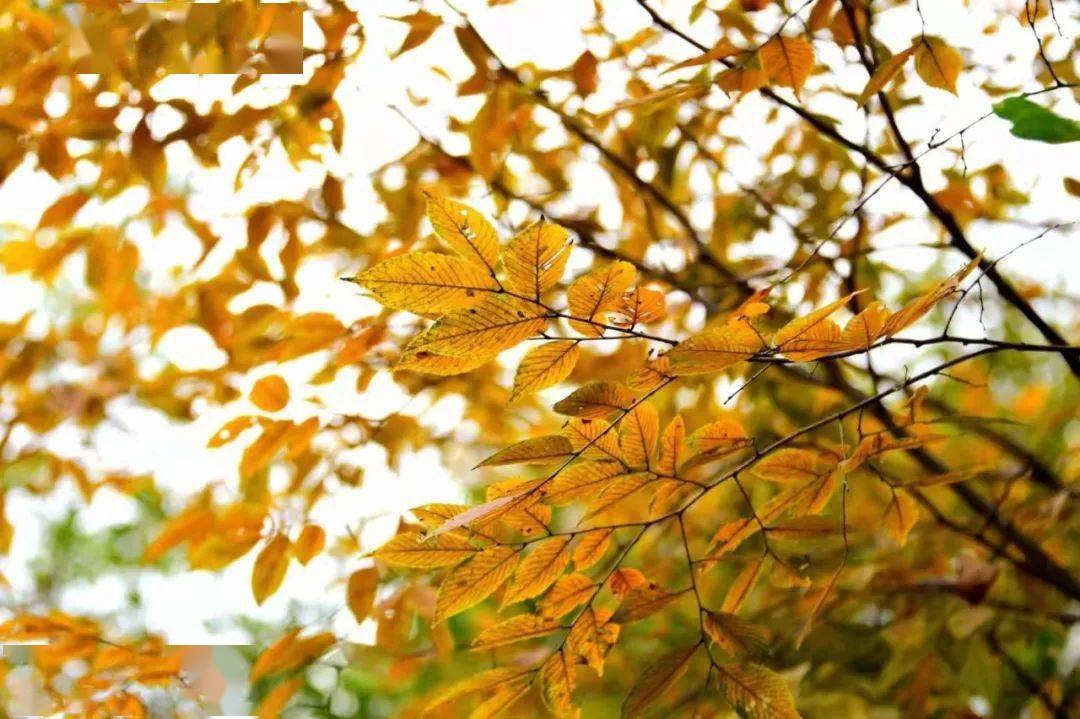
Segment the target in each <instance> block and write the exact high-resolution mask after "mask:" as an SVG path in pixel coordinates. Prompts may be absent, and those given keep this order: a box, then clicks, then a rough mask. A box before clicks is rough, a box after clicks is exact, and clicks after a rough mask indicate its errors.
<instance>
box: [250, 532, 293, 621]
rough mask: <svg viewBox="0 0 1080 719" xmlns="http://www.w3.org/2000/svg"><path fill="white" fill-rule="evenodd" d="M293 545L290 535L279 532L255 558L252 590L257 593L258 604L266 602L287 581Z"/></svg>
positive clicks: (256, 601) (252, 572) (256, 600)
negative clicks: (286, 574)
mask: <svg viewBox="0 0 1080 719" xmlns="http://www.w3.org/2000/svg"><path fill="white" fill-rule="evenodd" d="M291 546H292V545H291V543H290V542H289V538H288V537H286V536H285V535H284V534H278V535H275V536H274V537H273V538H272V539H271V540H270V541H269V542H267V543H266V546H265V547H263V548H262V551H261V552H259V556H258V557H256V558H255V567H254V568H253V569H252V571H251V592H252V594H254V595H255V603H256V604H262V603H263V602H265V601H266V600H267V598H268V597H270V596H271V595H272V594H273V593H274V592H276V591H277V590H278V587H280V586H281V583H282V582H283V581H285V573H286V572H288V571H289V559H290V558H291V557H290V552H289V549H290V547H291Z"/></svg>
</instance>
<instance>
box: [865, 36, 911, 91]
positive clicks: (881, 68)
mask: <svg viewBox="0 0 1080 719" xmlns="http://www.w3.org/2000/svg"><path fill="white" fill-rule="evenodd" d="M917 47H918V46H917V45H912V46H911V47H909V48H905V49H904V50H902V51H900V52H898V53H896V54H895V55H893V56H892V57H890V58H889V59H888V60H886V61H885V62H883V63H881V64H880V65H878V68H877V70H875V71H874V74H873V75H872V76H871V77H870V80H869V81H868V82H867V83H866V87H864V88H863V91H862V92H861V93H860V94H859V99H858V103H859V104H860V105H865V104H866V102H867V101H868V100H869V99H870V98H871V97H873V96H874V95H876V94H878V93H879V92H881V91H882V90H884V89H885V87H886V86H887V85H888V84H889V83H890V82H891V81H892V80H893V78H895V77H896V76H897V74H898V73H899V72H900V69H901V68H903V67H904V63H906V62H907V61H908V58H909V57H911V56H912V55H914V54H915V50H916V49H917Z"/></svg>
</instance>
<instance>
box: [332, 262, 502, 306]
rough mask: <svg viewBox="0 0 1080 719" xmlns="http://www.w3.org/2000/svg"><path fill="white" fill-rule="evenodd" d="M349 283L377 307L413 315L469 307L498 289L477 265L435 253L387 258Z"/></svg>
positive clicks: (496, 283) (491, 278) (495, 283)
mask: <svg viewBox="0 0 1080 719" xmlns="http://www.w3.org/2000/svg"><path fill="white" fill-rule="evenodd" d="M351 281H353V282H356V283H357V284H359V285H362V286H363V287H365V288H366V289H367V290H368V291H370V292H371V294H372V295H373V296H374V297H375V299H376V300H378V302H379V304H381V305H384V306H386V307H390V308H391V309H395V310H405V311H406V312H413V313H415V314H426V313H430V312H435V313H440V314H442V313H445V312H451V311H453V310H461V309H466V308H469V307H473V306H474V305H476V304H478V303H479V302H480V301H481V300H483V299H484V298H485V297H487V296H488V294H489V293H491V292H494V291H496V290H498V288H499V284H498V282H496V281H495V278H494V277H492V276H491V275H490V274H489V273H488V271H487V270H486V269H485V268H483V267H481V266H480V265H477V264H476V263H474V262H469V261H468V260H463V259H461V258H458V257H451V256H450V255H440V254H438V253H435V252H410V253H409V254H405V255H398V256H397V257H391V258H390V259H388V260H383V261H382V262H380V263H379V264H377V265H375V266H374V267H370V268H368V269H366V270H364V271H363V272H361V273H360V274H358V275H357V276H356V277H353V278H351Z"/></svg>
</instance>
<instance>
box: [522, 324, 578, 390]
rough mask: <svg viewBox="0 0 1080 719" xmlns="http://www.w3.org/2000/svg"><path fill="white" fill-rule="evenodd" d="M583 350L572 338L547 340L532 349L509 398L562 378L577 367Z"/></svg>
mask: <svg viewBox="0 0 1080 719" xmlns="http://www.w3.org/2000/svg"><path fill="white" fill-rule="evenodd" d="M580 353H581V348H580V347H579V346H578V343H577V342H575V341H573V340H556V341H554V342H545V343H544V344H542V345H538V346H537V347H534V348H533V349H531V350H529V352H528V354H526V355H525V357H524V358H523V359H522V360H521V364H520V365H518V369H517V374H516V375H514V389H513V390H512V391H511V392H510V402H511V403H513V402H516V401H517V400H519V399H521V398H522V397H524V396H526V395H529V394H532V393H533V392H539V391H540V390H542V389H546V388H548V387H551V386H552V385H556V384H558V383H559V382H562V381H563V380H564V379H566V378H567V377H568V376H569V375H570V373H571V372H573V371H574V365H576V364H577V361H578V355H579V354H580Z"/></svg>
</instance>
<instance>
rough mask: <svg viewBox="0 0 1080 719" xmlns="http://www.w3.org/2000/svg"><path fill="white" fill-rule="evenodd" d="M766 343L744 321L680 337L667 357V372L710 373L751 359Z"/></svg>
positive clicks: (674, 373)
mask: <svg viewBox="0 0 1080 719" xmlns="http://www.w3.org/2000/svg"><path fill="white" fill-rule="evenodd" d="M764 347H765V345H764V344H763V343H762V341H761V337H760V336H759V335H758V333H757V332H756V331H755V330H754V328H753V327H751V326H750V325H749V324H748V323H746V322H735V323H731V324H726V325H723V326H721V327H717V328H714V329H708V330H705V331H704V332H702V333H701V334H698V335H694V336H693V337H690V338H689V339H686V340H683V341H682V342H680V343H679V344H678V345H677V346H676V347H674V348H673V349H672V350H671V351H670V352H668V354H667V356H668V358H669V359H670V361H671V368H670V369H669V370H668V374H670V375H672V376H673V377H683V376H686V375H694V374H710V373H712V372H719V371H720V370H722V369H726V368H727V367H731V366H732V365H736V364H738V363H739V362H743V361H744V360H747V359H750V358H751V357H753V356H754V355H755V354H757V353H758V352H759V351H761V350H762V349H764Z"/></svg>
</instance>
